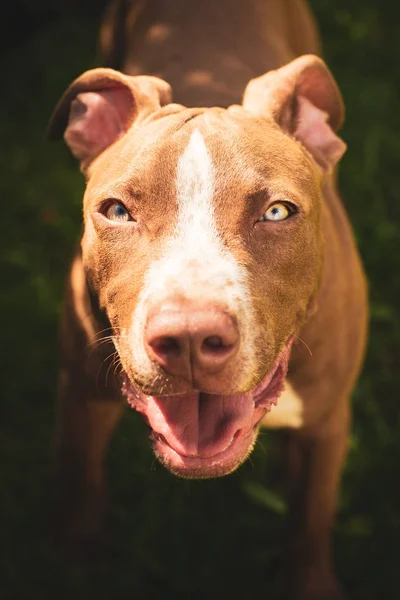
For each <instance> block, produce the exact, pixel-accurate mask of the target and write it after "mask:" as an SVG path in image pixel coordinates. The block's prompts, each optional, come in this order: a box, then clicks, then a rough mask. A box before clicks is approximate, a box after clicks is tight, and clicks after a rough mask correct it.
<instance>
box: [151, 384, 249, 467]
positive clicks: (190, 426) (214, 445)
mask: <svg viewBox="0 0 400 600" xmlns="http://www.w3.org/2000/svg"><path fill="white" fill-rule="evenodd" d="M147 402H148V404H147V411H146V413H147V418H148V419H149V422H150V425H151V427H152V429H153V430H154V431H155V432H156V433H159V434H162V435H163V436H164V438H165V439H166V441H167V442H168V444H169V445H170V446H171V448H173V449H174V450H175V451H176V452H178V453H179V454H181V455H184V456H198V457H202V458H210V457H212V456H214V455H215V454H218V453H219V452H223V451H224V450H225V449H226V448H227V447H228V446H229V445H230V443H231V441H232V438H233V436H234V435H235V433H236V432H237V431H238V430H239V429H242V428H244V427H245V426H246V425H247V427H248V426H249V424H251V422H252V416H253V414H254V402H253V394H252V393H251V392H249V393H247V394H238V395H235V396H218V395H214V394H203V393H199V392H192V393H188V394H185V395H182V396H162V397H153V396H148V397H147Z"/></svg>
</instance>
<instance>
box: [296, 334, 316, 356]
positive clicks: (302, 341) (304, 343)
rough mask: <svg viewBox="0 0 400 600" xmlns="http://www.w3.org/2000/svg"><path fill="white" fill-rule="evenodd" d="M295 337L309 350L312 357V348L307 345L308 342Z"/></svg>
mask: <svg viewBox="0 0 400 600" xmlns="http://www.w3.org/2000/svg"><path fill="white" fill-rule="evenodd" d="M294 337H295V338H296V340H299V341H300V342H301V343H302V344H303V345H304V346H305V347H306V348H307V350H308V352H309V353H310V356H312V352H311V350H310V347H309V346H308V345H307V344H306V342H305V341H304V340H303V339H302V338H301V337H300V336H298V335H295V336H294Z"/></svg>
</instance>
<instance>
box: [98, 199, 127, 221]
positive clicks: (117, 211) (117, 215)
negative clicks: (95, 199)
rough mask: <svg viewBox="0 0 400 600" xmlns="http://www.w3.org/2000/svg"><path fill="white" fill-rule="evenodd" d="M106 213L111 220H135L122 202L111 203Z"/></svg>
mask: <svg viewBox="0 0 400 600" xmlns="http://www.w3.org/2000/svg"><path fill="white" fill-rule="evenodd" d="M104 214H105V216H106V217H107V219H109V220H110V221H133V218H132V217H131V215H130V214H129V212H128V211H127V209H126V208H125V206H124V205H123V204H122V203H121V202H112V203H111V204H109V205H108V208H107V210H106V211H105V213H104Z"/></svg>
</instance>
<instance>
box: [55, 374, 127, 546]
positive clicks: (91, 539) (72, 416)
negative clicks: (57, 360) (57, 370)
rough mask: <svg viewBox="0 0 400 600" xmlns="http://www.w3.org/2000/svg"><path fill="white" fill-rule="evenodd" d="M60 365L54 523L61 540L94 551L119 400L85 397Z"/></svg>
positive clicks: (101, 513)
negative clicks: (105, 458) (108, 450)
mask: <svg viewBox="0 0 400 600" xmlns="http://www.w3.org/2000/svg"><path fill="white" fill-rule="evenodd" d="M74 380H76V378H75V377H74V374H73V373H70V372H68V371H63V372H62V373H61V377H60V391H59V393H60V398H59V412H58V427H57V437H56V445H57V447H56V461H57V465H56V467H57V480H58V493H59V498H58V506H59V514H58V515H57V529H58V532H59V534H60V536H61V538H62V541H63V543H64V544H67V545H71V546H72V547H73V550H80V551H82V552H83V553H84V554H87V553H91V552H92V551H96V545H97V537H98V533H99V531H100V529H101V525H102V521H103V516H104V510H105V506H106V484H105V475H104V465H103V462H104V455H105V453H106V450H107V446H108V443H109V441H110V438H111V435H112V433H113V431H114V429H115V427H116V425H117V423H118V421H119V419H120V417H121V415H122V411H123V408H124V403H123V401H121V400H119V399H115V398H106V397H104V398H89V397H87V396H85V394H84V392H83V390H82V389H80V388H79V386H77V385H76V384H75V383H74Z"/></svg>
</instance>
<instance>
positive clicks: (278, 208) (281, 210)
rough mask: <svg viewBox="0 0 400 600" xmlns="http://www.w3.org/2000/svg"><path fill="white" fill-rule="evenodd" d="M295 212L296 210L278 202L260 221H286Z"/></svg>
mask: <svg viewBox="0 0 400 600" xmlns="http://www.w3.org/2000/svg"><path fill="white" fill-rule="evenodd" d="M294 212H295V209H294V208H292V207H290V206H289V205H288V204H284V203H283V202H276V203H275V204H273V205H272V206H270V207H269V209H268V210H266V211H265V213H264V214H263V216H262V217H261V219H260V221H261V222H264V221H284V220H285V219H287V218H288V217H290V215H292V214H293V213H294Z"/></svg>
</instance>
